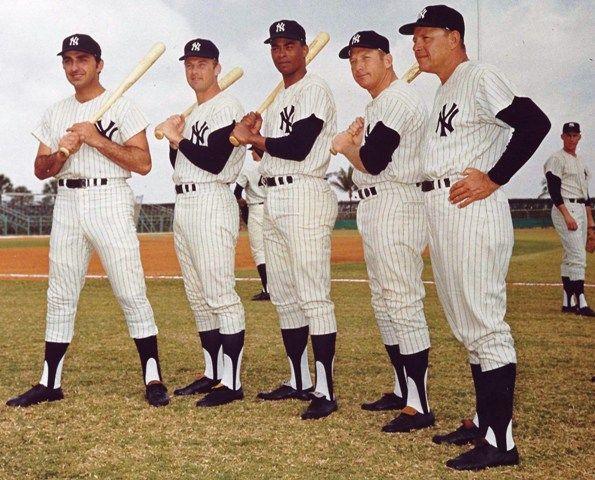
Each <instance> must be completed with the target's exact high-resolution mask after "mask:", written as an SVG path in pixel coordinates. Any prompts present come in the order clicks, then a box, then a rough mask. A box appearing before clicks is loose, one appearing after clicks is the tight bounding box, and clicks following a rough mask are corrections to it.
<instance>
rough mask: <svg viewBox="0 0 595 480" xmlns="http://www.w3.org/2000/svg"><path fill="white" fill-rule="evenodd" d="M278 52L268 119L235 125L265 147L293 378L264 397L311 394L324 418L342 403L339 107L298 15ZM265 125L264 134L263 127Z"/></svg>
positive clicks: (271, 230) (271, 265) (282, 319)
mask: <svg viewBox="0 0 595 480" xmlns="http://www.w3.org/2000/svg"><path fill="white" fill-rule="evenodd" d="M269 33H270V37H269V38H268V39H267V40H266V41H265V43H270V45H271V56H272V58H273V63H274V64H275V67H276V68H277V70H278V71H279V72H280V73H281V74H282V75H283V81H284V83H285V89H284V90H282V91H281V92H280V93H279V94H278V95H277V97H276V99H275V101H274V102H273V104H272V105H271V106H270V107H269V109H268V110H267V112H266V115H265V119H264V124H263V120H262V118H261V117H260V115H259V114H256V113H254V112H251V113H250V114H249V115H247V116H246V117H245V118H244V119H243V120H242V123H240V124H239V125H237V126H236V128H235V130H234V133H233V134H234V136H235V137H236V138H237V139H238V140H239V141H240V142H241V143H243V144H252V145H253V146H255V147H257V148H259V149H261V150H263V151H264V152H265V153H264V156H263V158H262V162H261V166H260V172H261V174H262V175H263V176H264V177H265V183H266V185H267V196H266V200H265V204H264V211H265V213H264V215H265V220H264V239H265V252H266V259H267V269H268V276H269V291H270V293H271V301H272V302H273V304H274V305H275V307H276V308H277V313H278V315H279V323H280V325H281V334H282V337H283V343H284V345H285V351H286V352H287V356H288V359H289V365H290V370H291V379H290V380H289V382H286V383H284V384H282V385H281V386H280V387H279V388H276V389H275V390H273V391H271V392H263V393H260V394H259V395H258V396H259V397H260V398H262V399H264V400H282V399H288V398H299V399H304V400H306V399H308V398H311V399H312V401H311V403H310V405H309V406H308V408H307V409H306V411H305V412H304V413H303V414H302V418H303V419H312V418H321V417H325V416H327V415H330V414H331V413H332V412H334V411H335V410H336V409H337V402H336V400H335V396H334V391H333V360H334V356H335V340H336V335H337V333H336V332H337V323H336V320H335V314H334V305H333V303H332V301H331V299H330V280H331V278H330V256H331V232H332V229H333V227H334V224H335V220H336V218H337V209H338V207H337V197H336V195H335V194H334V192H333V191H332V190H331V188H330V186H329V184H328V183H327V182H326V181H325V180H324V174H325V172H326V169H327V167H328V164H329V161H330V152H329V148H330V146H331V145H330V144H331V140H332V138H333V137H334V135H335V132H336V109H335V104H334V100H333V96H332V93H331V91H330V89H329V87H328V85H327V84H326V82H325V81H324V80H322V79H321V78H320V77H318V76H316V75H313V74H311V73H307V72H306V55H307V52H308V46H307V45H306V32H305V31H304V29H303V27H302V26H301V25H299V24H298V23H297V22H295V21H293V20H280V21H278V22H275V23H273V24H272V25H271V27H270V29H269ZM261 125H262V127H263V133H262V135H261V134H260V127H261ZM308 334H310V335H311V339H312V348H313V350H314V359H315V362H316V388H315V391H314V392H313V393H312V394H311V396H310V395H308V392H309V391H310V390H311V388H312V380H311V379H310V371H309V368H308V354H307V344H308Z"/></svg>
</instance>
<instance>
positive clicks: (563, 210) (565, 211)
mask: <svg viewBox="0 0 595 480" xmlns="http://www.w3.org/2000/svg"><path fill="white" fill-rule="evenodd" d="M556 208H557V209H558V210H560V213H561V214H562V215H563V216H564V217H567V216H569V215H570V212H569V211H568V209H567V208H566V205H565V204H563V203H561V204H560V205H556Z"/></svg>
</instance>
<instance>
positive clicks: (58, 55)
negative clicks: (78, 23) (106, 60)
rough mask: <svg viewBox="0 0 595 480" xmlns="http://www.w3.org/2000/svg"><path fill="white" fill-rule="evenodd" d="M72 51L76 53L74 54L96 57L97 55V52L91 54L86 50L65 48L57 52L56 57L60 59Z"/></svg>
mask: <svg viewBox="0 0 595 480" xmlns="http://www.w3.org/2000/svg"><path fill="white" fill-rule="evenodd" d="M74 51H76V52H85V53H88V54H89V55H93V56H96V55H97V52H92V51H91V50H88V49H86V48H65V49H64V50H62V51H61V52H58V53H57V54H56V56H57V57H60V56H62V55H64V54H65V53H66V52H74Z"/></svg>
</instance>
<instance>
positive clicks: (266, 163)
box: [260, 73, 337, 178]
mask: <svg viewBox="0 0 595 480" xmlns="http://www.w3.org/2000/svg"><path fill="white" fill-rule="evenodd" d="M312 114H314V115H316V117H317V118H319V119H320V120H322V121H323V122H324V126H323V127H322V131H321V132H320V134H319V135H318V137H317V138H316V140H315V142H314V145H313V146H312V149H311V150H310V153H309V154H308V156H307V157H306V158H305V159H304V160H302V161H301V162H298V161H294V160H285V159H283V158H277V157H273V156H271V155H269V154H268V153H267V152H264V155H263V157H262V160H261V162H260V163H261V165H260V172H261V173H262V174H263V175H264V176H267V177H271V176H274V175H297V174H302V175H310V176H313V177H320V178H324V174H325V173H326V169H327V167H328V164H329V162H330V159H331V155H330V148H331V141H332V139H333V137H334V136H335V134H336V132H337V109H336V107H335V100H334V98H333V94H332V92H331V90H330V88H329V87H328V85H327V84H326V82H325V81H324V80H323V79H322V78H320V77H319V76H318V75H314V74H311V73H307V74H306V75H305V76H304V78H302V79H301V80H300V81H298V82H296V83H294V84H293V85H291V86H290V87H289V88H286V89H284V90H281V92H280V93H279V94H278V95H277V97H276V98H275V100H274V101H273V104H272V105H271V106H270V107H269V108H268V109H267V111H266V113H265V115H264V119H263V128H262V135H263V136H265V137H270V138H278V137H285V136H287V135H288V134H289V133H290V132H291V127H292V125H293V124H294V123H295V122H297V121H298V120H303V119H305V118H308V117H309V116H311V115H312Z"/></svg>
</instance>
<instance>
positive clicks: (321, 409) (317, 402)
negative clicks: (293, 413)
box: [302, 393, 339, 420]
mask: <svg viewBox="0 0 595 480" xmlns="http://www.w3.org/2000/svg"><path fill="white" fill-rule="evenodd" d="M338 408H339V406H338V405H337V401H336V400H327V398H326V397H323V396H318V394H315V393H313V394H312V401H311V402H310V405H308V408H306V410H304V413H302V420H316V419H318V418H324V417H328V416H329V415H330V414H331V413H333V412H335V411H337V409H338Z"/></svg>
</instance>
